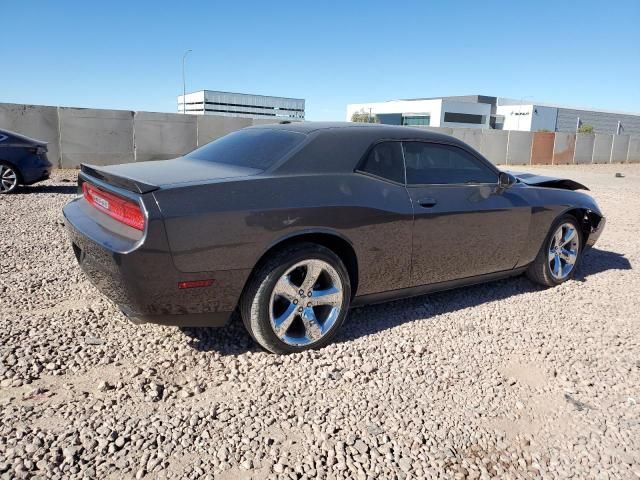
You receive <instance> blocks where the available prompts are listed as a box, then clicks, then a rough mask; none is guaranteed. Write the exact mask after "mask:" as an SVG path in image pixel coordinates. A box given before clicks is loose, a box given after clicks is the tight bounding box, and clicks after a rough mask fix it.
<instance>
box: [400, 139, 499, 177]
mask: <svg viewBox="0 0 640 480" xmlns="http://www.w3.org/2000/svg"><path fill="white" fill-rule="evenodd" d="M402 147H403V149H404V160H405V163H406V166H407V183H408V184H414V185H420V184H460V183H497V182H498V175H497V174H496V173H495V172H494V171H493V170H491V169H490V168H488V167H487V166H486V165H484V164H483V163H482V162H481V161H480V160H478V159H477V158H476V157H474V156H473V155H471V154H470V153H468V152H466V151H464V150H463V149H462V148H458V147H455V146H452V145H443V144H439V143H427V142H403V143H402Z"/></svg>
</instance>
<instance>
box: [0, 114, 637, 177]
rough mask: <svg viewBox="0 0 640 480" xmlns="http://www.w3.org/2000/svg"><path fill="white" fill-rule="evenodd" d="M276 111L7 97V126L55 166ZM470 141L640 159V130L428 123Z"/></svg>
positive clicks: (580, 159)
mask: <svg viewBox="0 0 640 480" xmlns="http://www.w3.org/2000/svg"><path fill="white" fill-rule="evenodd" d="M269 123H274V120H271V119H255V120H252V119H250V118H236V117H217V116H209V115H207V116H204V115H182V114H172V113H153V112H131V111H126V110H96V109H83V108H64V107H46V106H37V105H17V104H6V103H5V104H2V103H0V128H5V129H7V130H12V131H16V132H18V133H22V134H24V135H27V136H30V137H34V138H37V139H39V140H44V141H46V142H48V144H49V158H50V160H51V161H52V163H53V164H54V165H55V166H58V167H63V168H75V167H78V166H79V165H80V163H93V164H96V165H112V164H116V163H124V162H133V161H145V160H154V159H165V158H174V157H177V156H180V155H183V154H185V153H188V152H189V151H191V150H193V149H194V148H196V147H197V146H199V145H203V144H205V143H207V142H210V141H212V140H215V139H216V138H219V137H222V136H224V135H226V134H228V133H230V132H233V131H236V130H239V129H241V128H245V127H248V126H251V125H263V124H269ZM424 128H426V129H428V130H431V131H435V132H439V133H443V134H445V135H452V136H454V137H457V138H459V139H460V140H462V141H464V142H466V143H468V144H469V145H471V146H472V147H473V148H475V149H476V150H478V151H479V152H481V153H482V154H483V155H484V156H485V157H486V158H488V159H489V160H490V161H491V162H493V163H495V164H497V165H504V164H509V165H529V164H540V165H548V164H554V165H561V164H574V163H609V162H640V136H637V135H609V134H595V135H594V134H575V133H566V132H555V133H553V132H551V133H547V132H536V133H531V132H520V131H505V130H490V129H484V130H478V129H469V128H440V127H424Z"/></svg>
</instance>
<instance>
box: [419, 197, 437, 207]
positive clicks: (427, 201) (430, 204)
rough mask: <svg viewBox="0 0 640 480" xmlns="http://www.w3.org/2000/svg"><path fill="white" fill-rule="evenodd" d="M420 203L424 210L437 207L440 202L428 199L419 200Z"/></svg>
mask: <svg viewBox="0 0 640 480" xmlns="http://www.w3.org/2000/svg"><path fill="white" fill-rule="evenodd" d="M418 203H419V204H420V206H421V207H422V208H431V207H435V206H436V204H437V203H438V201H437V200H436V199H435V198H431V197H426V198H421V199H420V200H418Z"/></svg>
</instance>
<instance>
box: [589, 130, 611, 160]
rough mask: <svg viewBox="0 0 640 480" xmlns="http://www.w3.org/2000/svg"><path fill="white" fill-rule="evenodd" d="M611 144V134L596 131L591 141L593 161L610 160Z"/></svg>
mask: <svg viewBox="0 0 640 480" xmlns="http://www.w3.org/2000/svg"><path fill="white" fill-rule="evenodd" d="M612 144H613V135H605V134H603V133H596V137H595V139H594V142H593V155H592V157H591V158H592V162H593V163H609V162H610V161H611V145H612Z"/></svg>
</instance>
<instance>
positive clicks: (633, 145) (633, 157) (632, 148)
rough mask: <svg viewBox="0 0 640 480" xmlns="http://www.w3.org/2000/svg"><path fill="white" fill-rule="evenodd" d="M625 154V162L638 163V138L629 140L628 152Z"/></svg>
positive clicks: (639, 157)
mask: <svg viewBox="0 0 640 480" xmlns="http://www.w3.org/2000/svg"><path fill="white" fill-rule="evenodd" d="M628 152H629V153H628V154H627V162H629V163H639V162H640V137H631V138H630V139H629V150H628Z"/></svg>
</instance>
